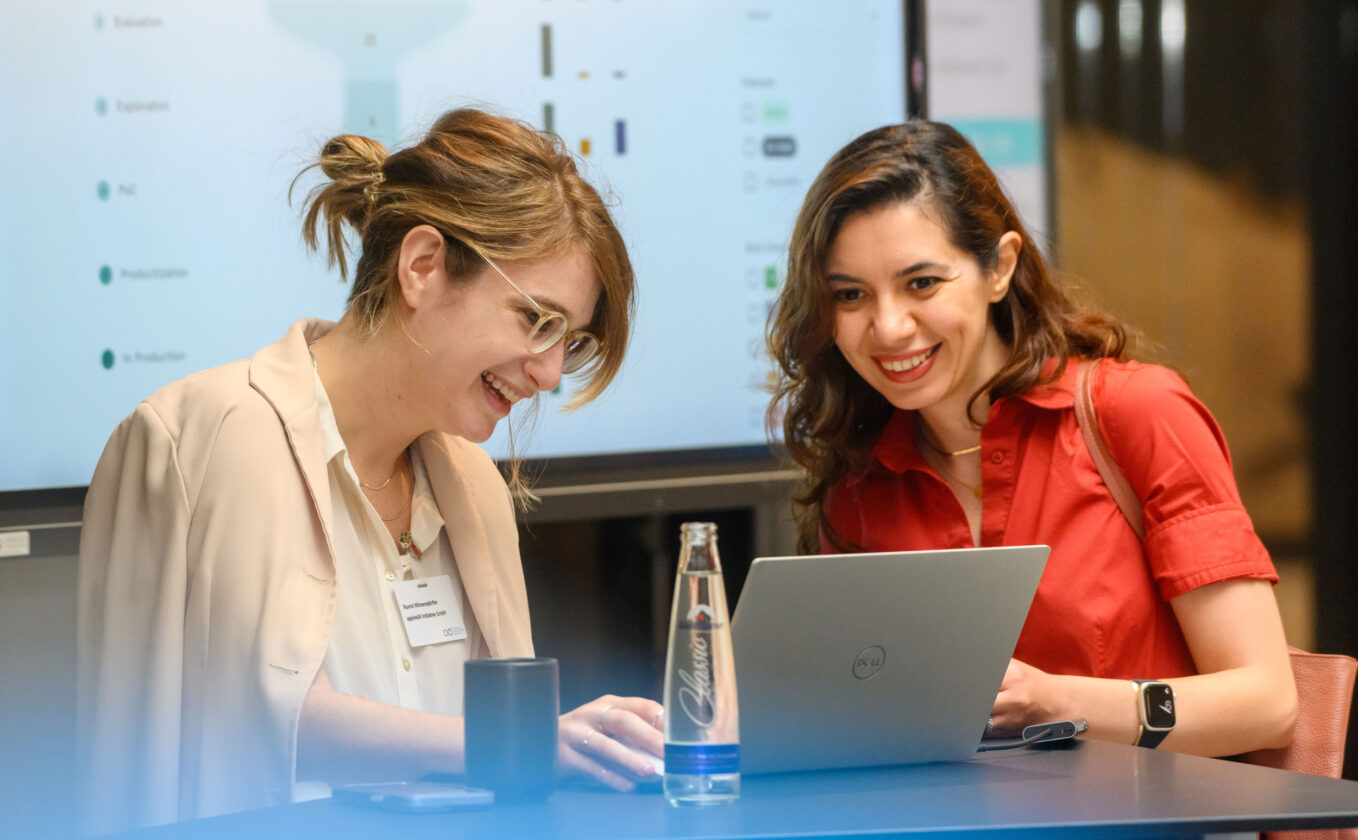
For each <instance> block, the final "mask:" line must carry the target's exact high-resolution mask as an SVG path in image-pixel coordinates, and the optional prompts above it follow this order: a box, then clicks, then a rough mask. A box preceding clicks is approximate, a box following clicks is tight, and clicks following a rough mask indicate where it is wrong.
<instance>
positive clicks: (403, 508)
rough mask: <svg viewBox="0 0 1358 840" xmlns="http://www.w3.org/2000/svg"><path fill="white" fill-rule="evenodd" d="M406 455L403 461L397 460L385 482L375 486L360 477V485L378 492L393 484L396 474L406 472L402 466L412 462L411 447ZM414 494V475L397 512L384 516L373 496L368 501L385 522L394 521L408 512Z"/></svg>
mask: <svg viewBox="0 0 1358 840" xmlns="http://www.w3.org/2000/svg"><path fill="white" fill-rule="evenodd" d="M404 455H405V459H404V460H402V461H399V462H397V464H396V469H394V470H392V471H391V475H389V476H387V480H386V481H384V482H382V483H381V484H379V485H377V486H376V487H374V486H373V485H371V484H366V483H364V482H363V480H362V479H359V482H358V483H359V486H360V487H363V488H365V490H372V491H374V492H377V491H379V490H381V489H382V488H384V487H386V486H387V485H388V484H391V482H392V479H394V478H396V476H397V475H398V474H402V475H403V474H404V470H402V469H401V468H402V467H403V466H405V465H406V464H409V463H410V450H409V449H407V450H405V452H404ZM413 472H414V470H412V473H413ZM364 495H365V496H366V495H367V493H366V492H365V493H364ZM414 495H415V487H414V480H413V476H412V481H411V487H410V490H409V492H407V493H405V494H404V496H405V501H404V502H402V503H401V507H400V508H399V509H398V510H397V511H396V512H395V513H393V514H392V515H391V516H383V515H382V511H380V510H377V502H376V501H374V500H373V499H372V498H369V499H368V503H369V504H371V505H372V506H373V510H377V518H378V519H381V520H382V521H383V522H394V521H396V519H397V518H398V517H400V516H401V514H403V513H405V512H406V508H408V507H410V500H411V498H412V497H413V496H414Z"/></svg>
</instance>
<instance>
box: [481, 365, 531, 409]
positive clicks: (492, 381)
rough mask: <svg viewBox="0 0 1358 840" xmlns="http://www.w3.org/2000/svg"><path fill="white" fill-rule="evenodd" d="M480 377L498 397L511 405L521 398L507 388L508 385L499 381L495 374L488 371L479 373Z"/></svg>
mask: <svg viewBox="0 0 1358 840" xmlns="http://www.w3.org/2000/svg"><path fill="white" fill-rule="evenodd" d="M481 379H482V380H484V381H485V383H486V384H487V385H489V386H490V387H491V390H493V391H494V392H495V393H496V395H497V396H499V397H500V399H502V400H504V401H505V402H506V403H507V404H509V405H513V404H514V403H516V402H518V401H519V400H520V399H522V397H521V396H519V395H518V394H516V393H514V392H513V391H511V390H509V386H508V385H506V384H505V383H503V382H501V381H500V380H499V379H498V378H496V376H495V374H493V373H491V372H490V371H486V372H485V373H483V374H481Z"/></svg>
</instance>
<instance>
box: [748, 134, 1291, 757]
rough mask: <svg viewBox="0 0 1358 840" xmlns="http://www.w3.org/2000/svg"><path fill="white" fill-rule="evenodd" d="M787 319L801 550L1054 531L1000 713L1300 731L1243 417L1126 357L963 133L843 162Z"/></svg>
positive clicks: (1185, 740) (1204, 748)
mask: <svg viewBox="0 0 1358 840" xmlns="http://www.w3.org/2000/svg"><path fill="white" fill-rule="evenodd" d="M769 339H770V344H771V346H772V348H773V351H774V354H775V357H776V359H777V361H778V364H779V366H780V369H781V380H780V383H779V387H778V389H777V392H776V395H775V400H774V412H775V413H778V412H781V415H782V425H783V431H784V439H785V441H786V445H787V447H788V449H789V451H790V453H791V454H792V456H793V458H794V459H796V461H797V462H798V463H799V464H800V465H801V466H802V467H803V468H804V470H805V472H806V483H805V485H804V487H803V490H802V492H801V494H799V496H798V498H797V502H798V506H799V513H800V526H801V535H800V536H801V543H802V548H803V550H807V551H810V550H815V549H816V548H819V549H820V550H821V551H824V552H843V551H891V550H909V549H928V548H954V547H962V546H980V545H1027V544H1045V545H1050V546H1051V547H1052V552H1051V556H1050V559H1049V561H1048V564H1047V568H1046V571H1045V573H1044V575H1043V578H1042V582H1041V584H1040V585H1039V587H1038V590H1037V596H1036V598H1035V600H1034V603H1033V606H1032V609H1031V611H1030V612H1029V615H1028V620H1027V623H1026V624H1025V626H1024V628H1023V632H1022V634H1021V635H1020V638H1019V642H1018V646H1017V649H1016V650H1015V653H1014V658H1013V660H1012V661H1011V663H1010V666H1009V669H1008V671H1007V673H1006V674H1005V677H1004V681H1003V685H1002V687H1001V689H1000V693H999V696H998V697H997V698H996V701H995V707H994V712H993V723H994V729H995V731H997V732H1001V733H1003V732H1012V731H1016V730H1018V729H1019V728H1021V727H1022V726H1025V725H1027V724H1031V723H1037V722H1042V721H1049V720H1063V719H1077V718H1084V719H1086V720H1087V721H1088V722H1089V735H1090V736H1091V737H1095V738H1103V739H1106V740H1110V741H1121V742H1124V743H1140V744H1142V745H1145V746H1154V745H1156V744H1158V743H1160V742H1161V741H1163V746H1164V748H1166V749H1171V750H1176V751H1180V752H1191V753H1198V754H1202V755H1230V754H1235V753H1241V752H1246V751H1248V750H1253V749H1258V748H1275V747H1282V746H1285V745H1287V744H1288V743H1290V741H1291V738H1292V726H1293V721H1294V718H1295V710H1296V689H1295V686H1294V684H1293V680H1292V672H1291V668H1290V665H1289V661H1288V655H1287V650H1286V643H1285V641H1284V637H1283V629H1282V623H1281V621H1280V619H1279V616H1278V607H1277V603H1276V602H1275V600H1274V597H1273V591H1272V584H1273V583H1274V582H1276V581H1277V573H1276V572H1275V571H1274V569H1273V564H1272V562H1271V560H1270V559H1269V556H1268V553H1267V551H1266V550H1265V549H1264V547H1263V545H1262V544H1261V543H1260V541H1259V538H1258V537H1257V536H1256V535H1255V533H1254V528H1253V526H1252V524H1251V523H1250V519H1249V516H1248V515H1247V514H1246V512H1245V510H1244V508H1243V507H1242V506H1241V503H1240V497H1239V493H1238V491H1237V490H1236V486H1235V481H1234V479H1233V478H1232V475H1231V465H1230V456H1229V454H1228V452H1227V449H1226V443H1225V440H1224V439H1223V438H1222V435H1221V431H1220V430H1219V429H1218V427H1217V425H1216V423H1215V421H1214V420H1213V419H1212V417H1211V415H1210V414H1209V413H1208V411H1207V409H1206V408H1205V407H1203V405H1202V404H1201V403H1200V402H1199V401H1198V400H1197V399H1196V398H1195V397H1194V396H1193V394H1192V392H1191V391H1190V390H1189V389H1188V386H1187V385H1185V384H1184V382H1183V380H1182V379H1180V378H1179V377H1178V376H1177V375H1175V374H1174V373H1173V372H1171V371H1169V370H1167V369H1165V368H1162V367H1158V366H1155V365H1149V364H1140V363H1137V362H1135V361H1129V360H1128V358H1127V357H1128V330H1127V329H1126V328H1125V327H1124V326H1123V325H1122V324H1121V323H1119V322H1118V321H1117V320H1116V319H1114V318H1112V317H1110V316H1108V315H1105V314H1102V313H1097V312H1092V311H1087V310H1083V309H1080V308H1077V307H1076V306H1075V305H1074V304H1073V303H1072V302H1071V300H1070V299H1069V298H1068V296H1067V294H1066V291H1065V290H1064V289H1063V288H1062V287H1061V285H1060V284H1059V283H1058V282H1057V281H1056V280H1055V279H1054V278H1053V277H1052V276H1051V273H1050V272H1049V270H1048V268H1047V266H1046V265H1045V263H1044V261H1043V258H1042V255H1041V254H1040V253H1039V252H1038V250H1037V248H1036V247H1034V245H1033V242H1032V240H1031V238H1030V237H1029V236H1028V234H1027V233H1026V231H1025V230H1024V227H1023V225H1022V223H1021V222H1020V220H1019V218H1018V215H1017V213H1016V212H1015V211H1014V208H1013V206H1012V204H1011V202H1010V201H1009V199H1008V197H1007V196H1005V194H1004V192H1003V190H1001V188H1000V186H999V184H998V182H997V181H996V179H995V176H994V174H993V173H992V172H991V171H990V169H989V168H988V167H987V166H986V165H985V163H984V162H983V161H982V160H981V158H980V156H979V155H978V154H977V153H976V150H975V149H974V148H972V146H971V145H970V144H969V143H968V142H967V141H966V140H965V139H964V138H963V137H962V136H961V135H960V134H958V133H957V132H956V131H955V130H954V129H952V128H950V127H949V126H946V125H942V124H939V123H930V122H926V121H914V122H910V123H907V124H905V125H900V126H888V127H885V128H880V129H877V130H874V131H871V132H868V133H867V134H865V135H863V136H862V137H859V138H858V139H857V140H855V141H853V142H852V143H850V144H849V145H848V146H846V147H845V148H844V149H842V150H841V151H840V152H839V153H837V154H836V155H835V156H834V157H833V158H832V159H831V160H830V162H829V163H828V164H827V165H826V167H825V169H824V170H823V171H822V172H821V174H820V176H819V177H818V178H817V179H816V182H815V183H814V184H813V185H812V187H811V190H810V192H809V193H808V195H807V198H806V201H805V203H804V205H803V207H802V210H801V213H800V215H799V217H798V219H797V224H796V227H795V229H794V232H793V236H792V245H791V248H790V253H789V258H788V277H787V283H786V286H785V288H784V291H783V293H782V296H781V298H780V300H779V302H778V307H777V309H776V311H775V314H774V316H773V320H772V323H771V326H770V333H769ZM1080 359H1091V360H1098V365H1097V367H1096V369H1095V371H1094V375H1093V391H1092V393H1093V401H1094V405H1095V406H1096V408H1097V410H1098V417H1099V423H1098V425H1099V429H1100V432H1101V434H1102V436H1103V437H1104V439H1105V440H1106V441H1107V444H1108V447H1109V449H1110V450H1111V453H1112V455H1113V458H1114V460H1115V461H1116V462H1117V464H1118V466H1119V467H1120V468H1121V470H1122V471H1123V473H1124V474H1125V475H1126V477H1127V479H1128V480H1129V481H1130V483H1131V485H1132V487H1133V488H1134V489H1135V490H1136V494H1137V498H1138V499H1139V501H1140V502H1141V506H1142V512H1143V517H1144V522H1145V538H1144V540H1143V539H1140V538H1138V537H1137V535H1136V533H1135V532H1134V531H1133V530H1132V528H1131V526H1130V525H1129V524H1128V522H1127V520H1126V518H1125V516H1124V515H1123V514H1122V511H1121V509H1120V508H1119V507H1118V506H1117V503H1116V502H1115V501H1114V500H1113V497H1112V496H1111V495H1110V494H1109V491H1108V489H1107V488H1106V487H1105V486H1104V484H1103V481H1102V479H1101V478H1100V475H1099V472H1098V470H1097V468H1096V466H1095V465H1094V462H1093V460H1092V458H1091V456H1090V454H1089V452H1088V451H1087V449H1086V447H1085V443H1084V439H1083V437H1082V434H1081V431H1080V428H1079V426H1078V425H1077V423H1076V418H1075V412H1074V409H1073V403H1074V398H1073V393H1074V391H1073V386H1074V379H1075V373H1076V365H1075V364H1074V362H1075V361H1078V360H1080ZM1138 680H1141V681H1145V680H1154V681H1163V682H1164V683H1167V684H1168V685H1169V687H1170V688H1172V690H1173V697H1172V700H1170V701H1169V702H1171V703H1172V704H1173V706H1174V707H1175V712H1176V714H1175V715H1174V721H1173V728H1172V729H1170V730H1169V731H1168V732H1167V733H1157V732H1154V731H1152V730H1154V729H1156V728H1159V727H1160V726H1163V721H1160V722H1157V721H1155V720H1150V721H1149V723H1150V725H1149V726H1145V725H1144V724H1146V723H1147V721H1146V720H1145V719H1143V712H1142V708H1141V707H1142V706H1143V705H1144V703H1143V695H1142V693H1141V689H1140V688H1139V686H1138V683H1137V682H1135V681H1138ZM1152 690H1155V691H1163V692H1165V693H1164V694H1157V695H1156V698H1157V699H1156V700H1154V701H1152V702H1153V704H1154V703H1159V704H1160V705H1163V704H1164V702H1165V701H1166V700H1167V699H1168V689H1164V688H1163V687H1156V688H1154V689H1152Z"/></svg>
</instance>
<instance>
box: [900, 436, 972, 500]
mask: <svg viewBox="0 0 1358 840" xmlns="http://www.w3.org/2000/svg"><path fill="white" fill-rule="evenodd" d="M916 429H917V434H918V436H919V439H920V442H921V443H923V444H924V447H925V448H926V449H932V450H933V451H934V452H936V453H937V454H939V455H946V456H948V457H950V458H955V457H957V456H958V455H968V454H970V453H972V452H976V451H978V450H980V448H981V445H980V444H979V443H978V444H976V445H975V446H972V447H970V448H967V449H959V450H957V451H956V452H948V451H946V450H944V449H942V448H941V447H938V446H935V445H934V444H933V443H932V442H931V441H930V440H929V438H928V437H926V436H925V434H924V429H923V427H916ZM924 460H925V461H926V462H928V463H929V464H930V465H931V466H933V467H934V469H936V470H938V473H939V475H941V476H943V478H944V479H945V480H947V481H949V482H952V483H954V484H957V485H958V486H960V487H962V488H963V489H966V490H970V491H971V495H973V496H975V497H976V498H978V499H979V498H981V497H982V496H983V495H984V488H985V481H981V483H979V484H977V485H975V486H973V485H970V484H968V483H966V482H965V481H963V480H962V479H960V478H958V477H957V475H956V474H955V473H953V472H952V470H948V469H945V468H944V467H943V462H942V461H939V462H938V463H937V464H934V463H933V462H932V461H929V458H928V457H927V456H926V457H925V458H924Z"/></svg>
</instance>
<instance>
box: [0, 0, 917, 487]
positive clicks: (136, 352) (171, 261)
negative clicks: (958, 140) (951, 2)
mask: <svg viewBox="0 0 1358 840" xmlns="http://www.w3.org/2000/svg"><path fill="white" fill-rule="evenodd" d="M902 6H903V3H902V2H901V0H674V1H672V2H658V0H485V2H472V1H471V0H202V2H194V3H182V2H177V0H176V1H175V2H169V1H168V0H166V1H164V2H148V1H147V0H130V1H129V2H120V3H117V4H106V3H103V2H97V1H96V0H89V2H86V1H85V0H59V2H55V3H52V4H49V5H46V6H44V7H43V10H42V13H40V14H39V13H32V14H22V15H18V16H10V19H9V20H8V21H7V23H6V25H5V26H4V27H0V114H3V117H2V118H0V183H3V185H4V186H3V189H2V190H0V492H3V491H15V490H33V489H42V488H57V487H73V486H74V487H78V486H83V485H85V484H88V482H89V479H90V475H91V473H92V472H93V469H94V466H95V463H96V461H97V459H98V456H99V453H100V451H101V450H102V448H103V446H104V443H105V442H106V440H107V438H108V435H109V434H110V432H111V431H112V430H113V427H114V426H115V425H116V424H117V423H118V422H119V420H120V419H121V418H122V417H124V416H125V415H127V414H128V413H129V412H131V411H132V410H133V409H134V408H135V407H136V405H137V403H138V402H139V401H140V400H141V399H144V398H145V397H147V396H148V395H150V394H151V393H153V392H154V391H155V390H156V389H158V388H160V387H161V386H163V385H165V384H167V383H169V382H171V381H173V380H175V379H178V378H180V377H182V376H185V375H187V374H190V373H192V372H194V371H197V370H201V369H204V368H207V367H211V366H213V365H218V364H222V363H224V362H229V361H232V360H235V359H240V358H245V357H248V356H250V355H252V354H253V353H254V352H255V351H256V350H258V349H259V348H260V347H263V346H265V345H267V344H269V343H271V342H273V341H274V340H276V339H278V338H279V337H281V336H282V335H283V334H284V333H285V332H286V331H287V330H288V327H289V326H290V325H291V324H292V322H294V321H295V320H297V319H299V318H303V317H308V316H316V317H322V318H328V319H332V320H334V319H338V318H339V317H340V315H341V314H342V312H343V305H344V300H345V294H346V291H347V287H346V286H345V285H344V284H343V283H342V282H341V280H340V278H339V276H338V274H337V273H336V272H334V271H331V270H327V268H326V265H325V261H324V259H322V258H320V257H312V256H308V254H307V253H306V251H305V249H304V248H303V245H302V243H301V239H300V230H301V224H300V210H301V207H300V203H299V201H298V200H297V198H294V202H293V203H292V204H290V203H289V199H288V187H289V184H290V183H291V182H292V180H293V178H294V176H296V175H297V174H298V172H299V171H301V170H302V169H303V167H305V166H307V165H308V164H309V163H312V162H314V161H315V159H316V156H317V154H318V153H319V150H320V148H321V146H322V144H323V143H324V142H325V141H326V140H327V139H328V138H329V137H331V136H333V135H336V134H340V133H356V134H363V135H367V136H370V137H374V138H376V139H378V140H380V141H382V142H383V143H384V144H387V145H388V148H390V149H395V148H398V147H400V146H402V145H404V144H407V143H409V142H411V141H414V140H416V139H418V138H419V136H420V135H421V134H422V132H423V131H424V130H425V129H427V127H428V126H429V125H430V124H431V123H432V122H433V120H434V119H435V118H436V117H437V116H438V115H439V114H440V113H442V112H443V111H445V110H447V109H449V108H452V107H457V106H461V105H476V106H480V107H486V108H489V109H492V110H494V111H497V112H499V113H502V114H506V115H509V116H513V117H517V118H520V119H523V120H525V121H527V122H529V123H531V124H533V125H535V126H537V127H540V128H545V129H547V130H550V131H554V132H556V133H557V134H559V135H560V136H561V137H562V138H563V139H564V141H565V142H566V144H567V145H568V146H569V148H570V149H571V150H572V151H573V152H574V153H575V154H576V155H577V156H578V158H579V160H580V163H581V165H582V168H583V170H584V172H585V174H586V176H587V177H588V178H589V179H590V180H591V182H593V183H594V184H595V185H596V186H598V187H599V188H600V189H601V191H603V192H605V193H606V194H608V195H609V196H611V197H612V202H613V209H614V213H615V214H616V218H617V221H618V223H619V225H620V227H621V230H622V232H623V235H624V237H625V239H626V241H627V243H628V246H629V249H630V252H631V255H632V259H633V262H634V264H635V268H636V275H637V285H638V290H639V299H638V310H637V321H636V325H635V335H634V339H633V341H632V345H631V349H630V352H629V353H628V356H627V360H626V363H625V366H624V368H623V370H622V372H621V375H620V376H619V378H618V379H617V380H616V381H615V384H614V385H613V386H612V388H611V389H610V390H609V391H608V392H607V393H606V394H605V395H604V396H603V397H602V398H601V399H599V400H596V401H595V402H594V403H592V404H590V405H588V406H586V407H585V408H583V409H581V410H579V411H577V412H574V413H571V414H563V413H561V412H560V411H558V410H557V409H559V408H560V407H561V405H562V404H563V403H564V402H565V401H566V400H567V399H568V398H569V396H570V388H571V385H570V382H569V379H568V380H566V384H565V385H564V386H563V387H562V388H561V389H559V391H558V392H557V393H553V394H545V395H543V397H542V399H541V400H540V402H541V406H540V410H539V415H540V416H539V419H538V422H537V423H536V430H535V431H534V433H533V434H532V435H531V436H530V437H529V438H527V439H526V440H525V439H516V440H515V449H516V451H517V454H518V455H519V456H521V457H528V458H532V459H552V458H561V457H572V458H575V457H587V456H597V455H625V454H627V453H654V452H657V451H662V450H668V451H676V450H685V451H688V450H706V451H715V450H723V449H731V448H739V447H750V446H759V445H762V444H764V443H765V442H766V437H765V431H764V421H763V416H764V410H765V407H766V405H767V401H768V395H767V393H766V391H765V390H764V387H763V386H764V385H765V383H766V381H767V379H768V376H769V372H770V370H771V364H770V362H769V361H768V360H767V358H766V357H765V354H764V351H763V347H762V335H763V329H764V324H765V319H766V315H767V312H768V310H769V307H770V305H771V303H772V301H773V299H774V297H775V295H776V294H777V290H778V287H779V283H780V282H781V279H782V275H783V272H784V267H785V264H786V257H785V250H786V246H787V241H788V238H789V234H790V230H791V226H792V222H793V219H794V217H795V215H796V212H797V209H798V206H799V203H800V201H801V199H802V196H803V194H804V193H805V190H806V188H807V186H808V185H809V183H810V181H811V179H812V178H813V177H814V176H815V174H816V173H817V172H818V171H819V169H820V167H821V166H822V165H823V164H824V162H825V161H826V159H827V158H828V157H829V155H830V154H831V153H833V152H834V150H835V149H837V148H838V147H839V146H841V145H842V144H843V143H845V142H846V141H848V140H849V139H851V138H853V137H854V136H855V135H857V134H859V133H860V132H862V131H865V130H867V129H869V128H872V127H874V126H877V125H881V124H884V123H889V122H899V121H901V120H902V119H903V118H904V117H905V56H904V44H905V37H904V15H903V11H902ZM303 192H304V191H303ZM516 410H517V409H516ZM501 425H502V428H501V430H500V432H499V433H497V436H496V437H494V438H492V439H491V440H490V441H489V443H488V444H487V449H488V450H489V451H490V452H491V454H492V455H494V456H496V457H502V456H504V455H505V454H506V453H507V451H508V450H507V441H506V439H505V437H504V430H503V426H504V424H501ZM690 454H691V453H690Z"/></svg>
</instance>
